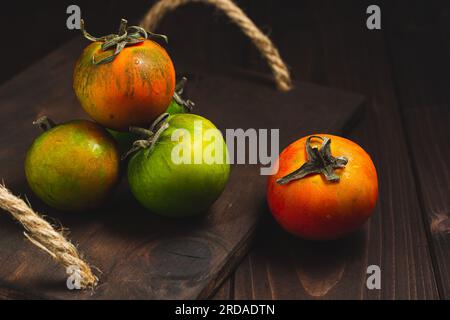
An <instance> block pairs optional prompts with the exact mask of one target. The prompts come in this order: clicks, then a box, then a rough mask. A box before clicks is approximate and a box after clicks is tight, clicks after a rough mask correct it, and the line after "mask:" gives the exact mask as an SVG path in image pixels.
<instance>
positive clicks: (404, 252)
mask: <svg viewBox="0 0 450 320" xmlns="http://www.w3.org/2000/svg"><path fill="white" fill-rule="evenodd" d="M369 4H372V3H369V2H366V1H345V2H342V1H340V2H337V1H302V2H301V4H300V5H299V6H297V5H296V4H294V3H293V2H291V1H288V2H287V3H285V4H283V6H281V5H278V4H277V3H276V2H275V1H259V2H258V5H259V6H262V7H264V6H265V7H267V9H266V11H267V14H266V16H264V17H261V18H260V19H261V21H260V24H264V23H266V24H267V25H268V28H270V30H271V36H272V38H274V39H275V43H276V44H277V45H278V46H279V48H280V50H281V52H283V53H284V57H285V59H286V60H287V61H288V62H289V64H290V66H291V69H292V71H293V74H294V75H296V76H297V77H300V78H301V79H305V80H308V81H312V82H315V83H319V84H323V85H331V86H335V87H337V88H341V89H346V90H352V91H356V92H360V93H363V94H364V95H366V96H367V97H368V99H367V111H366V114H365V117H364V119H363V121H361V122H360V123H359V124H358V126H357V127H356V128H355V130H353V131H352V132H351V133H350V134H348V135H347V136H348V137H349V138H350V139H352V140H354V141H356V142H357V143H359V144H360V145H361V146H362V147H364V148H365V149H366V150H367V152H368V153H369V154H370V155H371V156H372V158H373V160H374V162H375V165H376V167H377V171H378V176H379V184H380V186H379V187H380V190H379V191H380V195H379V201H378V205H377V208H376V210H375V212H374V215H373V217H372V218H371V219H370V221H369V223H368V224H367V225H366V227H365V229H363V230H361V231H360V232H359V233H357V234H355V235H353V236H351V237H349V238H348V239H344V240H342V241H341V242H336V243H328V244H327V243H324V244H314V243H308V242H304V241H301V240H297V239H293V238H291V237H289V236H286V235H285V234H284V233H283V232H281V230H279V227H278V226H276V225H275V223H274V222H273V220H272V218H271V217H270V215H269V213H268V212H266V214H265V215H266V217H267V218H266V223H265V224H263V226H261V229H260V231H259V232H258V234H259V235H260V238H259V239H260V240H259V241H256V243H257V245H256V246H255V248H254V249H253V250H252V251H251V252H250V254H249V256H248V258H246V259H245V260H244V261H243V262H242V264H241V265H240V266H239V268H238V269H237V271H236V272H235V276H234V279H235V283H234V287H235V298H236V299H245V298H249V299H255V298H256V299H274V298H275V299H435V298H439V295H438V290H437V285H436V281H435V275H434V271H433V264H432V259H431V255H432V253H431V251H430V248H429V246H428V239H427V236H426V234H427V228H428V226H424V223H423V219H422V212H421V206H420V203H419V200H418V192H419V190H418V189H417V188H416V185H415V179H414V170H413V168H412V165H411V162H410V161H408V160H406V159H408V158H409V156H410V152H409V149H408V146H407V143H406V139H405V135H404V130H403V128H402V117H401V112H400V109H399V104H398V100H397V97H396V95H395V86H394V79H393V74H392V73H391V65H390V61H389V57H388V55H387V52H386V44H385V39H384V35H383V33H382V32H380V31H369V30H367V29H366V26H365V17H366V16H365V10H366V8H367V6H368V5H369ZM381 6H382V8H384V6H383V4H381ZM262 11H264V10H262V9H261V10H259V12H262ZM250 15H251V12H250ZM255 67H256V68H257V67H258V65H255ZM412 123H414V122H412ZM413 125H414V124H412V126H413ZM429 138H431V137H429ZM417 152H422V149H417ZM447 168H448V167H447ZM441 178H442V179H445V178H444V177H441ZM445 185H447V184H445ZM447 198H448V197H447ZM372 264H376V265H379V266H380V267H381V272H382V274H381V276H382V284H381V290H368V289H367V288H366V286H365V281H366V277H367V275H366V268H367V266H369V265H372ZM442 266H443V267H444V268H445V267H446V266H445V265H442ZM446 271H447V273H448V267H446Z"/></svg>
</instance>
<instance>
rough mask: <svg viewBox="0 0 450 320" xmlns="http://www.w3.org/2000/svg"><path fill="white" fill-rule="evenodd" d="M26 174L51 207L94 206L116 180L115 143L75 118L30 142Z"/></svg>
mask: <svg viewBox="0 0 450 320" xmlns="http://www.w3.org/2000/svg"><path fill="white" fill-rule="evenodd" d="M25 174H26V178H27V180H28V184H29V185H30V187H31V189H32V190H33V192H34V193H35V194H36V195H37V196H38V197H39V198H41V199H42V200H43V201H44V202H45V203H47V204H48V205H50V206H52V207H54V208H57V209H60V210H65V211H82V210H86V209H91V208H94V207H96V206H98V205H99V204H100V203H101V202H102V201H103V200H104V199H105V198H106V196H107V195H108V193H109V192H110V191H111V189H112V188H113V186H114V185H115V184H116V182H117V179H118V176H119V154H118V151H117V147H116V143H115V141H114V140H113V138H112V137H111V136H110V135H109V134H108V133H107V132H106V130H105V129H103V128H102V127H100V126H99V125H97V124H95V123H93V122H91V121H87V120H74V121H70V122H67V123H65V124H61V125H58V126H55V127H53V128H51V129H49V130H47V131H45V132H44V133H42V134H41V135H40V136H39V137H37V138H36V140H35V141H34V142H33V144H32V146H31V147H30V149H29V151H28V153H27V155H26V160H25Z"/></svg>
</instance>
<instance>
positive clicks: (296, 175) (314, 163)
mask: <svg viewBox="0 0 450 320" xmlns="http://www.w3.org/2000/svg"><path fill="white" fill-rule="evenodd" d="M312 138H316V139H320V140H322V146H321V148H320V149H318V148H313V147H311V139H312ZM306 155H307V158H308V161H307V162H305V163H304V164H303V165H302V166H301V167H300V168H298V169H297V170H295V171H294V172H291V173H289V174H288V175H286V176H284V177H282V178H280V179H278V180H277V183H279V184H286V183H288V182H290V181H292V180H298V179H302V178H303V177H305V176H307V175H310V174H313V173H320V174H323V175H324V176H325V178H326V179H327V180H328V181H331V182H338V181H339V176H338V175H337V174H336V173H335V172H334V169H338V168H344V167H345V166H346V165H347V163H348V159H347V158H346V157H337V158H335V157H333V155H332V154H331V139H330V138H326V137H325V138H323V137H319V136H310V137H308V138H307V139H306Z"/></svg>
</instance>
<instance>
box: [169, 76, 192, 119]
mask: <svg viewBox="0 0 450 320" xmlns="http://www.w3.org/2000/svg"><path fill="white" fill-rule="evenodd" d="M186 83H187V78H186V77H183V78H181V80H180V81H178V83H177V85H176V86H175V92H174V93H173V99H174V100H175V101H176V103H178V104H179V105H181V106H182V107H183V108H184V110H185V111H186V112H192V109H193V108H194V106H195V103H194V102H193V101H191V100H189V99H184V98H183V96H182V95H183V91H184V87H185V86H186Z"/></svg>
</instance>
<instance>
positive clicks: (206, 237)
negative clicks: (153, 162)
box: [0, 39, 362, 299]
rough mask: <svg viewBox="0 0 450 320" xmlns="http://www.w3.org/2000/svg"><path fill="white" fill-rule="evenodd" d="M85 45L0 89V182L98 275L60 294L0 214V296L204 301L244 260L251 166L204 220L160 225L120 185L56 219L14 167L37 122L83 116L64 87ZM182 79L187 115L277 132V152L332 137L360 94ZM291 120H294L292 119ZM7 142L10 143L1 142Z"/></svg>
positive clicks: (196, 75)
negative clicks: (65, 232) (326, 134)
mask: <svg viewBox="0 0 450 320" xmlns="http://www.w3.org/2000/svg"><path fill="white" fill-rule="evenodd" d="M85 44H86V42H85V41H81V39H76V40H74V41H72V42H70V43H68V44H67V45H65V46H64V47H62V48H61V49H58V50H57V51H55V52H54V53H52V54H51V55H49V56H48V57H47V58H45V59H44V60H42V61H40V62H39V63H37V64H36V65H35V66H33V67H32V68H30V69H28V70H27V71H26V72H24V73H21V74H19V75H18V76H16V77H15V78H14V79H13V80H12V81H10V82H8V83H6V84H5V85H4V86H3V87H2V88H1V89H0V104H1V105H2V110H3V112H4V114H5V116H4V117H3V118H2V119H1V120H0V130H1V134H0V146H1V148H0V150H1V151H0V161H1V164H2V166H1V169H0V170H1V171H0V176H1V177H2V179H4V181H5V182H6V183H7V185H8V186H9V187H10V188H11V189H12V190H13V191H14V192H15V193H20V194H26V195H27V196H28V197H29V199H30V201H31V203H33V206H34V208H36V209H37V210H38V211H40V212H43V213H45V214H46V215H48V216H49V217H51V218H52V219H55V221H60V222H61V224H62V225H64V226H65V227H67V228H69V229H70V230H71V234H70V236H71V238H72V239H73V240H74V241H75V242H76V243H78V244H79V247H80V249H81V250H82V251H83V252H84V253H85V254H86V256H87V258H88V260H89V261H90V262H91V263H92V264H93V265H95V266H97V267H99V268H100V269H101V270H102V271H103V274H102V276H101V279H102V281H101V284H100V286H99V287H98V288H97V290H96V291H95V292H69V291H68V290H66V289H65V279H66V275H65V274H64V270H61V268H60V267H59V266H57V265H55V264H54V263H53V262H52V261H51V260H50V259H49V258H48V257H47V256H46V255H45V254H44V253H42V252H39V251H38V250H36V248H34V247H33V246H31V245H30V244H29V243H27V242H26V241H24V239H23V235H22V232H21V229H20V227H19V226H18V225H16V224H14V223H13V222H11V221H10V218H9V217H8V216H6V215H5V214H3V215H1V216H0V222H1V223H0V229H1V232H0V257H2V258H1V260H0V288H4V289H3V291H2V292H9V291H10V292H20V293H23V294H25V295H29V296H30V297H31V296H32V297H35V296H38V297H41V298H77V299H106V298H109V299H116V298H126V299H134V298H158V299H169V298H170V299H187V298H205V297H209V296H210V295H211V294H212V292H214V291H215V290H216V289H217V287H218V286H219V284H220V283H221V282H222V281H223V279H224V278H225V277H226V276H227V275H228V274H229V273H230V271H231V270H232V269H233V267H234V266H235V265H236V264H237V263H238V262H239V260H240V258H241V257H243V255H244V254H245V252H247V250H248V248H249V246H250V244H251V242H250V239H251V237H252V235H253V231H254V229H255V225H256V222H257V221H258V218H259V216H260V212H261V208H262V207H263V206H264V190H265V177H263V176H260V175H259V167H258V166H256V165H236V166H233V169H232V174H231V178H230V182H229V184H228V186H227V188H226V190H225V191H224V193H223V194H222V196H221V198H220V199H219V200H218V201H217V202H216V203H215V204H214V205H213V207H212V208H211V210H210V212H209V214H208V215H207V216H205V217H203V218H199V219H193V220H192V221H186V220H183V221H177V220H173V219H172V220H168V219H164V218H161V217H156V216H154V215H151V214H149V213H148V212H145V211H144V210H143V209H142V208H141V207H140V206H138V204H137V203H136V201H134V199H133V197H132V195H131V193H130V192H129V191H128V189H127V186H126V182H125V181H123V182H122V183H121V185H120V186H119V187H118V188H117V190H116V192H115V194H114V195H113V196H112V197H111V200H110V202H109V203H108V204H106V205H105V206H104V207H102V208H100V209H98V210H95V211H92V212H88V213H85V214H64V213H61V212H57V211H56V210H52V209H50V208H48V207H47V206H45V205H43V204H42V203H41V202H40V201H39V200H38V199H36V197H34V196H33V195H32V193H31V191H30V190H29V188H28V187H27V185H26V181H25V177H24V173H23V159H24V156H25V152H26V149H27V148H28V146H29V145H30V143H31V141H32V140H33V137H35V136H36V135H37V134H38V130H37V129H36V128H32V126H31V122H32V121H33V120H34V119H35V118H36V117H37V116H39V115H42V114H47V115H49V116H50V117H52V118H53V119H55V120H56V121H67V120H69V119H72V118H79V117H85V115H84V114H83V112H82V110H81V108H80V107H79V106H78V104H77V102H76V99H75V97H74V94H73V93H72V88H71V74H72V68H73V64H74V62H75V59H76V57H77V56H78V54H79V53H80V52H81V50H82V47H84V45H85ZM177 70H178V72H179V74H186V71H189V74H188V76H189V78H190V79H191V84H190V86H189V95H190V96H191V97H192V99H193V100H194V101H196V103H197V106H198V107H197V109H196V112H198V113H200V114H203V115H205V116H206V117H207V118H209V119H211V120H212V121H213V122H214V123H216V124H217V125H218V127H219V128H221V129H225V128H244V129H247V128H256V129H259V128H280V127H281V128H282V130H281V132H280V143H281V144H282V145H285V144H286V143H287V142H288V141H291V140H292V139H293V137H294V136H296V135H297V134H307V133H310V132H312V130H313V129H314V130H319V131H336V130H338V128H341V127H342V126H344V125H345V124H346V123H347V122H348V121H350V120H351V119H353V115H354V114H355V113H356V111H358V110H359V109H360V108H361V102H362V96H361V95H355V94H349V93H345V92H342V91H338V90H334V89H328V88H323V87H320V86H317V85H313V84H308V83H296V86H297V87H296V90H293V91H291V92H289V93H281V92H278V91H276V90H275V89H274V86H273V84H271V83H267V82H266V81H265V80H264V79H261V78H259V77H257V78H256V77H254V76H249V75H242V74H238V75H237V74H233V75H228V76H219V75H217V73H216V72H217V71H215V73H212V71H208V70H206V71H201V69H200V68H197V67H189V68H186V69H183V68H182V67H181V66H179V65H177ZM299 113H301V114H302V117H299V116H298V114H299ZM11 141H14V143H11Z"/></svg>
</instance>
